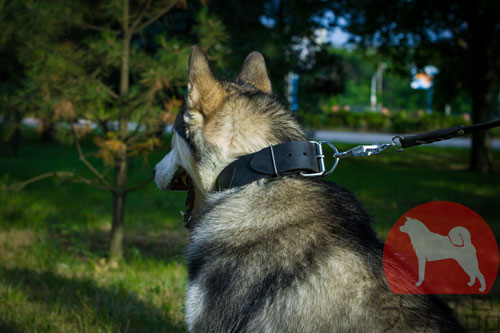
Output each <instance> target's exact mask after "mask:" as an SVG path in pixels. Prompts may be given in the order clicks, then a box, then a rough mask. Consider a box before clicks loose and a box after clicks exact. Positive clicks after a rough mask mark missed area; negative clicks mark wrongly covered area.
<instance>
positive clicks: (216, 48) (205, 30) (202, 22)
mask: <svg viewBox="0 0 500 333" xmlns="http://www.w3.org/2000/svg"><path fill="white" fill-rule="evenodd" d="M193 30H194V32H195V33H196V35H197V36H198V40H199V46H200V47H201V48H202V49H203V51H205V53H206V54H207V57H208V59H209V60H211V61H214V62H215V63H216V65H217V67H219V68H220V69H223V68H224V67H225V66H226V65H227V60H226V59H227V57H228V55H229V54H230V53H231V50H230V49H229V47H228V46H227V43H228V42H229V35H228V33H227V31H226V27H225V26H224V24H223V23H222V21H221V20H220V19H219V18H218V17H217V16H215V15H214V14H209V12H208V8H207V7H204V8H202V10H200V11H199V13H198V16H197V17H196V25H195V26H194V29H193Z"/></svg>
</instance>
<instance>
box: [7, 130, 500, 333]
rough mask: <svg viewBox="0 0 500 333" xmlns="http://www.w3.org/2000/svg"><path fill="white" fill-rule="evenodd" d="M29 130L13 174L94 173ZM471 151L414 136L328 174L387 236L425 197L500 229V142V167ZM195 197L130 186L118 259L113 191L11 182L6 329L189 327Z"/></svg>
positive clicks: (138, 172)
mask: <svg viewBox="0 0 500 333" xmlns="http://www.w3.org/2000/svg"><path fill="white" fill-rule="evenodd" d="M23 140H24V141H23V145H22V147H21V150H20V154H19V156H17V157H13V156H10V155H9V154H8V147H7V146H6V145H5V144H4V143H1V144H0V180H1V182H2V183H4V184H5V183H7V184H12V183H15V182H18V181H21V180H24V179H27V178H29V177H33V176H36V175H38V174H40V173H43V172H47V171H54V170H68V171H74V172H78V173H81V174H83V175H86V176H90V174H89V173H88V171H87V170H85V168H84V166H83V165H82V164H81V163H80V162H79V161H78V158H77V154H76V151H75V150H74V148H72V147H68V146H62V145H57V144H45V143H41V142H39V141H38V138H37V136H36V135H35V134H33V133H28V135H27V136H25V137H24V139H23ZM348 147H349V146H347V145H339V148H341V149H342V150H344V149H346V148H348ZM84 148H85V149H86V150H87V151H89V150H90V149H91V148H92V146H91V144H90V143H87V145H85V146H84ZM166 150H167V145H166V147H165V149H164V150H163V151H158V152H157V153H155V154H153V155H152V156H150V157H149V162H145V161H136V162H134V164H133V165H132V169H131V178H132V179H131V182H132V183H138V182H140V180H141V179H144V178H146V177H148V176H149V175H150V172H151V169H152V166H154V164H155V163H156V162H157V161H158V160H159V159H160V158H161V157H162V155H163V154H164V153H165V152H166ZM467 160H468V152H467V151H466V150H463V149H451V148H450V149H443V148H431V147H422V148H412V149H408V150H407V151H405V152H402V153H396V152H385V153H384V154H382V155H378V156H373V157H365V158H356V159H354V158H351V159H345V160H342V161H341V162H340V164H339V167H338V169H337V170H336V171H335V172H334V174H332V175H331V176H330V177H329V178H328V179H329V180H331V181H335V182H337V183H340V184H342V185H344V186H346V187H347V188H349V189H350V190H352V191H353V192H354V193H355V194H356V195H357V196H358V197H359V198H360V200H361V201H362V202H363V203H364V205H365V207H366V209H367V210H368V212H369V213H370V214H371V215H372V216H373V219H374V223H375V228H376V230H377V232H378V233H379V234H380V236H381V238H384V237H385V235H387V232H388V231H389V229H390V227H391V226H392V224H393V223H394V222H395V221H396V220H397V219H398V218H399V217H400V216H401V215H402V214H404V213H405V212H406V211H407V210H409V209H411V208H413V207H414V206H416V205H418V204H420V203H423V202H427V201H432V200H449V201H455V202H458V203H461V204H463V205H466V206H468V207H470V208H472V209H474V210H475V211H476V212H478V213H479V214H480V215H481V216H482V217H483V218H484V219H485V220H486V221H487V222H488V224H489V225H490V226H491V227H492V229H493V230H494V233H495V234H496V236H497V239H498V238H499V237H498V236H499V235H500V206H499V203H500V200H499V199H500V173H499V172H498V170H500V163H499V161H500V154H499V153H498V152H497V153H495V170H497V172H496V173H494V174H490V175H480V174H475V173H471V172H468V171H466V168H467ZM93 162H94V163H96V164H97V165H99V167H100V168H102V166H101V165H100V164H99V161H96V160H93ZM184 200H185V194H184V193H179V192H169V193H162V192H159V191H158V190H157V189H156V188H155V186H154V185H153V184H150V185H148V186H146V187H144V188H142V189H141V190H139V191H137V192H135V193H132V194H130V195H129V196H128V197H127V212H126V237H125V248H126V250H125V258H124V260H123V261H122V262H121V263H120V264H119V265H117V264H116V263H112V262H108V261H107V260H106V248H107V235H108V232H109V230H110V220H111V195H110V194H109V193H107V192H103V191H100V190H96V189H94V188H92V187H89V186H87V185H83V184H74V183H70V182H67V181H61V180H58V179H50V180H43V181H40V182H38V183H34V184H32V185H30V186H28V187H27V188H26V189H25V190H23V191H21V192H8V193H6V192H1V191H0V331H2V332H4V331H5V332H73V331H79V332H119V331H130V332H139V331H141V332H142V331H144V332H183V331H185V326H184V325H183V299H184V290H185V285H186V267H185V261H184V257H183V252H184V249H185V244H186V243H185V239H186V233H185V231H184V229H183V227H182V223H181V216H180V214H179V210H181V209H183V206H184ZM499 290H500V288H499V284H498V283H496V285H495V287H494V290H493V291H492V294H490V295H491V296H493V298H495V299H498V297H499V295H500V291H499ZM464 297H465V296H464ZM460 300H465V301H467V300H469V298H460ZM495 304H496V306H497V307H500V305H498V302H497V301H496V303H495ZM464 311H466V310H464ZM461 312H462V311H461ZM496 314H498V311H496Z"/></svg>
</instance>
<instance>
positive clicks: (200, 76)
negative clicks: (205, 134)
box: [188, 45, 225, 116]
mask: <svg viewBox="0 0 500 333" xmlns="http://www.w3.org/2000/svg"><path fill="white" fill-rule="evenodd" d="M224 96H225V94H224V88H223V87H222V84H221V83H220V82H219V80H217V79H216V78H215V76H214V75H213V74H212V71H211V70H210V67H209V64H208V59H207V57H206V56H205V54H204V53H203V51H202V50H201V49H200V48H199V47H198V46H196V45H195V46H193V47H192V48H191V54H190V55H189V69H188V102H189V109H191V110H193V109H195V110H197V111H199V112H201V113H202V114H203V115H204V116H208V115H209V114H210V113H212V112H214V111H215V110H217V109H218V107H219V106H220V105H221V104H222V101H223V99H224Z"/></svg>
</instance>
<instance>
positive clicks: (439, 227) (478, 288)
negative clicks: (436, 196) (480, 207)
mask: <svg viewBox="0 0 500 333" xmlns="http://www.w3.org/2000/svg"><path fill="white" fill-rule="evenodd" d="M498 261H499V257H498V246H497V242H496V240H495V236H494V235H493V233H492V231H491V229H490V228H489V226H488V224H486V222H485V221H484V220H483V219H482V218H481V216H479V215H478V214H477V213H476V212H474V211H473V210H472V209H469V208H467V207H465V206H463V205H460V204H457V203H454V202H448V201H433V202H428V203H425V204H422V205H419V206H417V207H415V208H413V209H410V210H409V211H408V212H406V213H405V214H404V215H403V216H401V217H400V218H399V220H398V221H397V222H396V224H395V225H394V226H393V227H392V229H391V231H390V232H389V235H388V236H387V239H386V242H385V247H384V272H385V276H386V279H387V282H388V283H389V286H390V287H391V289H392V291H393V292H394V293H396V294H487V293H488V292H489V291H490V289H491V287H492V286H493V283H494V282H495V279H496V276H497V271H498Z"/></svg>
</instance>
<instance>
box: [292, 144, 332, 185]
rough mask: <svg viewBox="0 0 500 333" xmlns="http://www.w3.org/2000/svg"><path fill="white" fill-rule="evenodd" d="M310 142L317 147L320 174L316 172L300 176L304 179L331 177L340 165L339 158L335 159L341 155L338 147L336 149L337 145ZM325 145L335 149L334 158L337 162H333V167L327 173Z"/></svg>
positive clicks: (302, 173) (303, 173)
mask: <svg viewBox="0 0 500 333" xmlns="http://www.w3.org/2000/svg"><path fill="white" fill-rule="evenodd" d="M309 142H311V143H312V144H314V145H315V146H316V158H317V159H318V165H319V170H320V172H314V173H305V172H301V173H300V175H301V176H303V177H326V176H328V175H330V174H331V173H332V172H333V171H334V170H335V168H336V167H337V164H339V158H338V157H335V156H336V154H338V153H339V151H338V149H337V147H335V145H334V144H333V143H331V142H329V141H309ZM324 144H326V145H329V146H330V147H331V148H332V149H333V157H335V162H333V166H332V167H331V168H330V170H328V171H326V168H325V155H324V153H323V145H324Z"/></svg>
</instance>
